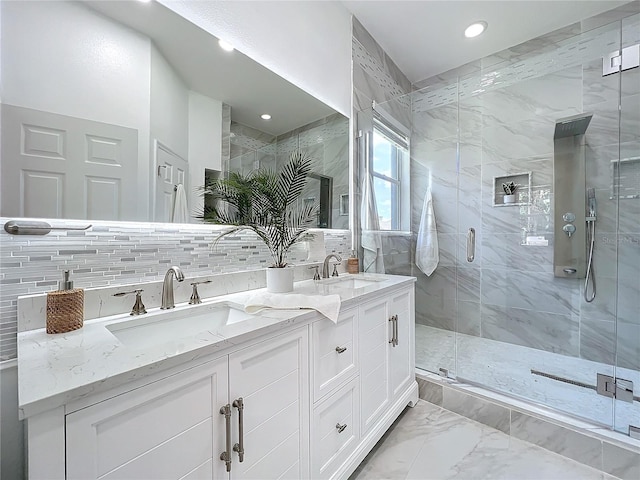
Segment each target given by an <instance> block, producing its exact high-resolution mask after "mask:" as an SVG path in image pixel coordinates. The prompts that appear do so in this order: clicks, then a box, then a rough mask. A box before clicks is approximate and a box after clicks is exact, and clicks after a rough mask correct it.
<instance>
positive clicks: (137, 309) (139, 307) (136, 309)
mask: <svg viewBox="0 0 640 480" xmlns="http://www.w3.org/2000/svg"><path fill="white" fill-rule="evenodd" d="M142 292H144V290H143V289H141V288H139V289H136V290H131V291H130V292H118V293H114V294H113V296H114V297H124V296H125V295H130V294H132V293H135V294H136V301H135V303H134V304H133V308H132V309H131V313H130V314H129V315H143V314H145V313H147V309H146V307H145V306H144V303H142Z"/></svg>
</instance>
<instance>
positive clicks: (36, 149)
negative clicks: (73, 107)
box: [1, 105, 138, 220]
mask: <svg viewBox="0 0 640 480" xmlns="http://www.w3.org/2000/svg"><path fill="white" fill-rule="evenodd" d="M2 124H3V139H2V175H1V178H2V215H3V216H20V217H44V218H77V219H91V220H135V219H136V218H135V212H136V209H134V208H132V206H134V205H136V199H137V195H136V178H137V172H138V132H137V130H134V129H131V128H125V127H120V126H118V125H109V124H107V123H101V122H94V121H90V120H84V119H81V118H75V117H69V116H66V115H57V114H54V113H49V112H42V111H39V110H32V109H28V108H21V107H15V106H12V105H3V106H2Z"/></svg>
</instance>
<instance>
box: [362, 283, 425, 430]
mask: <svg viewBox="0 0 640 480" xmlns="http://www.w3.org/2000/svg"><path fill="white" fill-rule="evenodd" d="M414 312H415V308H414V292H413V287H412V288H410V289H409V288H406V289H402V290H398V291H396V292H393V293H391V294H389V295H387V296H381V297H380V298H379V299H377V300H375V301H372V302H369V303H368V304H367V305H363V306H361V307H360V312H359V329H358V334H359V342H360V364H361V365H362V367H361V369H360V388H361V395H362V410H361V429H362V434H363V435H366V434H367V432H369V431H370V429H371V428H372V427H373V426H375V425H376V424H377V422H378V419H379V418H380V416H382V415H383V414H384V413H385V412H386V411H387V409H388V408H389V404H390V403H391V402H393V401H394V400H395V399H397V398H398V395H400V394H402V392H404V391H405V390H406V388H407V387H408V386H409V385H410V383H411V382H412V381H414V378H415V375H414V363H415V362H414V341H415V340H414V339H415V335H414V332H415V320H414Z"/></svg>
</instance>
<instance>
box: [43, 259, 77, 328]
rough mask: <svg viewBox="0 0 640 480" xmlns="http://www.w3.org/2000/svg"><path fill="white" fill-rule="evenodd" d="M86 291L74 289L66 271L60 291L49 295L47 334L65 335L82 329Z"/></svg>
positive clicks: (60, 284) (59, 285) (60, 283)
mask: <svg viewBox="0 0 640 480" xmlns="http://www.w3.org/2000/svg"><path fill="white" fill-rule="evenodd" d="M83 323H84V290H83V289H82V288H73V281H71V279H70V276H69V270H65V271H64V273H63V277H62V280H61V281H60V282H58V290H56V291H53V292H49V293H47V333H65V332H71V331H73V330H77V329H79V328H82V325H83Z"/></svg>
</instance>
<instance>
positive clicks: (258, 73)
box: [85, 0, 335, 135]
mask: <svg viewBox="0 0 640 480" xmlns="http://www.w3.org/2000/svg"><path fill="white" fill-rule="evenodd" d="M85 3H86V4H87V5H89V6H90V7H91V8H93V9H94V10H96V11H98V12H100V13H102V14H103V15H106V16H107V17H110V18H112V19H114V20H116V21H118V22H119V23H122V24H123V25H125V26H127V27H129V28H132V29H134V30H136V31H138V32H141V33H143V34H144V35H146V36H147V37H149V38H151V39H152V40H153V42H154V43H155V44H156V46H157V48H158V50H160V51H161V52H162V54H163V56H164V57H165V58H166V59H167V61H168V62H169V63H170V64H171V65H172V66H173V68H174V69H175V70H176V71H177V72H178V74H179V75H180V76H181V78H182V80H183V81H184V82H185V84H186V85H187V86H188V87H189V88H190V89H191V90H193V91H196V92H199V93H201V94H203V95H206V96H208V97H211V98H214V99H216V100H220V101H222V102H224V103H226V104H228V105H231V118H232V120H234V121H236V122H239V123H242V124H244V125H248V126H250V127H253V128H257V129H258V130H261V131H263V132H266V133H270V134H271V135H279V134H282V133H285V132H289V131H291V130H293V129H295V128H297V127H301V126H303V125H306V124H309V123H311V122H314V121H316V120H319V119H321V118H323V117H326V116H327V115H331V114H332V113H335V110H333V109H331V108H330V107H328V106H327V105H325V104H324V103H322V102H321V101H319V100H317V99H316V98H315V97H313V96H311V95H309V94H308V93H306V92H304V91H303V90H301V89H300V88H298V87H296V86H295V85H293V84H291V83H289V82H288V81H286V80H284V79H283V78H282V77H280V76H278V75H276V74H275V73H273V72H272V71H270V70H269V69H267V68H266V67H263V66H262V65H260V64H259V63H257V62H255V61H254V60H252V59H250V58H249V57H247V56H246V55H243V54H242V53H240V52H238V51H237V50H235V51H233V52H225V51H224V50H222V49H221V48H219V46H218V44H217V38H215V37H213V36H212V35H211V34H209V33H208V32H205V31H204V30H202V29H200V28H198V27H197V26H195V25H194V24H192V23H191V22H189V21H188V20H186V19H184V18H183V17H181V16H179V15H177V14H176V13H174V12H173V11H171V10H169V9H168V8H166V7H165V6H163V5H161V4H159V3H158V2H150V3H141V2H138V1H131V0H128V1H114V2H108V1H103V0H94V1H87V2H85ZM262 113H269V114H271V116H272V118H271V120H269V121H264V120H261V119H260V115H261V114H262Z"/></svg>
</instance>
